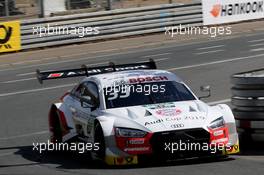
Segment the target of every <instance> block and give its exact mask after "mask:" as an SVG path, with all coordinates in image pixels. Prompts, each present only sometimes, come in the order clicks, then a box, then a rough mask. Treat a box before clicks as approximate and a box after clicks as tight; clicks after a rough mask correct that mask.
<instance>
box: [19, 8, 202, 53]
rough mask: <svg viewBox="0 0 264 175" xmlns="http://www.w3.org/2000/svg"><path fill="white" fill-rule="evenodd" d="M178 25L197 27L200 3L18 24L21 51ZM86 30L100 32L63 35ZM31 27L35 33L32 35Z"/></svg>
mask: <svg viewBox="0 0 264 175" xmlns="http://www.w3.org/2000/svg"><path fill="white" fill-rule="evenodd" d="M180 24H181V25H183V26H184V25H186V26H187V25H188V26H201V25H202V6H201V3H193V4H186V5H177V4H165V5H156V6H149V7H137V8H129V9H119V10H118V9H117V10H111V11H102V12H94V13H84V14H77V15H68V16H58V17H50V18H42V19H32V20H24V21H21V35H22V49H31V48H38V47H47V46H57V45H64V44H73V43H81V42H87V41H95V40H102V39H112V38H120V37H128V36H134V35H142V34H150V33H156V32H164V31H165V27H167V26H177V25H180ZM89 27H93V28H95V27H98V29H99V31H100V32H98V33H97V34H96V35H84V36H82V37H80V35H78V34H77V33H75V34H73V33H71V34H68V33H67V32H65V31H68V29H73V28H74V29H78V30H79V29H84V28H89ZM33 28H34V29H37V30H38V31H36V32H34V30H33ZM40 30H42V32H44V34H43V35H42V36H40V35H39V34H40ZM54 31H56V32H54ZM49 33H50V34H49Z"/></svg>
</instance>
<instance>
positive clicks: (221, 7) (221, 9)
mask: <svg viewBox="0 0 264 175" xmlns="http://www.w3.org/2000/svg"><path fill="white" fill-rule="evenodd" d="M263 2H264V1H253V2H251V1H248V2H245V3H230V4H216V5H213V8H212V10H211V11H210V13H211V14H212V15H213V17H215V18H217V17H220V16H232V15H241V14H249V13H263Z"/></svg>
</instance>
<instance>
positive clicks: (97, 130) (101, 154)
mask: <svg viewBox="0 0 264 175" xmlns="http://www.w3.org/2000/svg"><path fill="white" fill-rule="evenodd" d="M94 143H99V149H98V150H97V151H95V153H96V155H97V157H98V158H99V159H101V160H104V159H105V139H104V133H103V129H102V127H101V125H100V123H99V122H96V123H95V127H94Z"/></svg>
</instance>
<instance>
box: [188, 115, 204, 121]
mask: <svg viewBox="0 0 264 175" xmlns="http://www.w3.org/2000/svg"><path fill="white" fill-rule="evenodd" d="M184 120H205V117H204V116H184Z"/></svg>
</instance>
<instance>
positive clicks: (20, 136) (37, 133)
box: [0, 131, 48, 141]
mask: <svg viewBox="0 0 264 175" xmlns="http://www.w3.org/2000/svg"><path fill="white" fill-rule="evenodd" d="M47 133H48V131H39V132H32V133H28V134H21V135H17V136H10V137H2V138H0V141H1V140H10V139H17V138H23V137H30V136H33V135H42V134H47Z"/></svg>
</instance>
